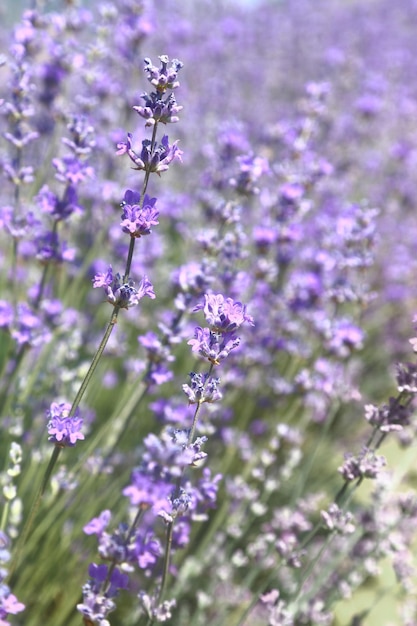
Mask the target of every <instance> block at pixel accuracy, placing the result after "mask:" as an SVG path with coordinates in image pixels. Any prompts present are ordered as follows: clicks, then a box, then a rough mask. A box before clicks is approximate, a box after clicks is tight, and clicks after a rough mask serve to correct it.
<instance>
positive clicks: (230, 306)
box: [193, 294, 254, 333]
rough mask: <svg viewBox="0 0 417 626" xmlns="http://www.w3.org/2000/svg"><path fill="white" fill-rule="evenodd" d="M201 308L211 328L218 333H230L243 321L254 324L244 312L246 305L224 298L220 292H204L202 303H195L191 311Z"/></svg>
mask: <svg viewBox="0 0 417 626" xmlns="http://www.w3.org/2000/svg"><path fill="white" fill-rule="evenodd" d="M200 310H203V312H204V316H205V318H206V321H207V323H208V324H209V326H210V327H211V330H212V331H214V332H218V333H231V332H232V331H234V330H237V329H238V328H239V327H240V326H241V325H242V324H243V323H244V322H248V324H250V325H251V326H254V321H253V318H252V316H251V315H248V314H247V313H246V305H244V304H242V303H241V302H235V301H234V300H232V298H224V296H223V295H222V294H206V295H205V296H204V304H197V306H195V307H194V309H193V312H196V311H200Z"/></svg>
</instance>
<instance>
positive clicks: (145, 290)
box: [93, 265, 155, 309]
mask: <svg viewBox="0 0 417 626" xmlns="http://www.w3.org/2000/svg"><path fill="white" fill-rule="evenodd" d="M134 285H135V283H134V282H133V280H131V279H129V280H128V281H127V282H125V283H123V282H122V277H121V275H120V274H119V273H118V274H116V275H115V276H113V270H112V267H111V265H110V266H109V268H108V270H107V272H105V273H99V274H96V275H95V277H94V279H93V287H94V288H95V289H96V288H97V287H103V288H104V291H105V293H106V296H107V302H109V303H110V304H112V305H113V306H117V307H119V308H121V309H129V308H131V307H133V306H136V305H137V304H138V303H139V300H141V299H142V298H143V297H144V296H147V297H148V298H151V299H153V298H155V292H154V290H153V286H152V284H151V282H150V281H149V280H148V278H147V276H144V277H143V278H142V280H141V282H140V284H139V287H138V289H136V288H135V286H134Z"/></svg>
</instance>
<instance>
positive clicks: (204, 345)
mask: <svg viewBox="0 0 417 626" xmlns="http://www.w3.org/2000/svg"><path fill="white" fill-rule="evenodd" d="M187 343H188V345H190V346H191V349H192V351H193V352H196V353H197V354H199V355H200V356H202V357H203V358H204V359H207V360H208V361H210V363H213V365H219V363H220V361H223V360H224V359H226V358H227V357H228V356H229V354H230V352H231V351H232V350H234V349H235V348H237V347H238V346H239V345H240V339H239V337H236V335H235V334H234V333H222V334H220V333H217V332H213V331H211V330H210V328H201V327H200V326H197V327H196V328H195V329H194V339H190V340H189V341H188V342H187Z"/></svg>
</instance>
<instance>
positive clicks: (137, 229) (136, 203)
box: [120, 189, 159, 238]
mask: <svg viewBox="0 0 417 626" xmlns="http://www.w3.org/2000/svg"><path fill="white" fill-rule="evenodd" d="M140 198H141V197H140V194H139V193H137V192H135V191H131V190H130V189H128V190H127V191H126V193H125V196H124V199H123V202H122V208H123V213H122V220H123V221H122V222H121V224H120V226H121V227H122V231H123V232H124V233H127V234H128V235H130V236H131V237H135V238H139V237H142V236H143V235H150V233H151V232H152V230H151V229H152V226H156V225H157V224H159V222H158V215H159V212H158V211H157V209H155V203H156V198H150V197H149V196H148V195H147V194H146V195H145V196H144V198H143V202H142V203H141V201H140Z"/></svg>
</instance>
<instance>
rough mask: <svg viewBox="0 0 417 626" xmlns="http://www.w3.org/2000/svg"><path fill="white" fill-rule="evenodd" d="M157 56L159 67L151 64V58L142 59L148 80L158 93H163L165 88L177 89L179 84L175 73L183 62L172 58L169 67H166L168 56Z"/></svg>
mask: <svg viewBox="0 0 417 626" xmlns="http://www.w3.org/2000/svg"><path fill="white" fill-rule="evenodd" d="M158 58H159V60H160V61H161V66H160V67H159V68H158V67H156V66H155V65H152V61H151V59H149V58H146V59H144V66H145V67H144V70H145V72H146V74H147V75H148V80H149V82H150V83H151V84H152V85H153V86H154V87H155V88H156V90H157V91H158V92H159V93H163V92H165V91H166V90H167V89H177V87H179V84H180V83H179V82H178V80H177V75H178V72H179V71H180V69H181V68H182V67H183V65H184V64H183V63H182V62H181V61H179V60H178V59H173V60H172V61H171V65H170V67H168V64H169V57H168V56H167V55H166V54H163V55H161V56H159V57H158Z"/></svg>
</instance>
